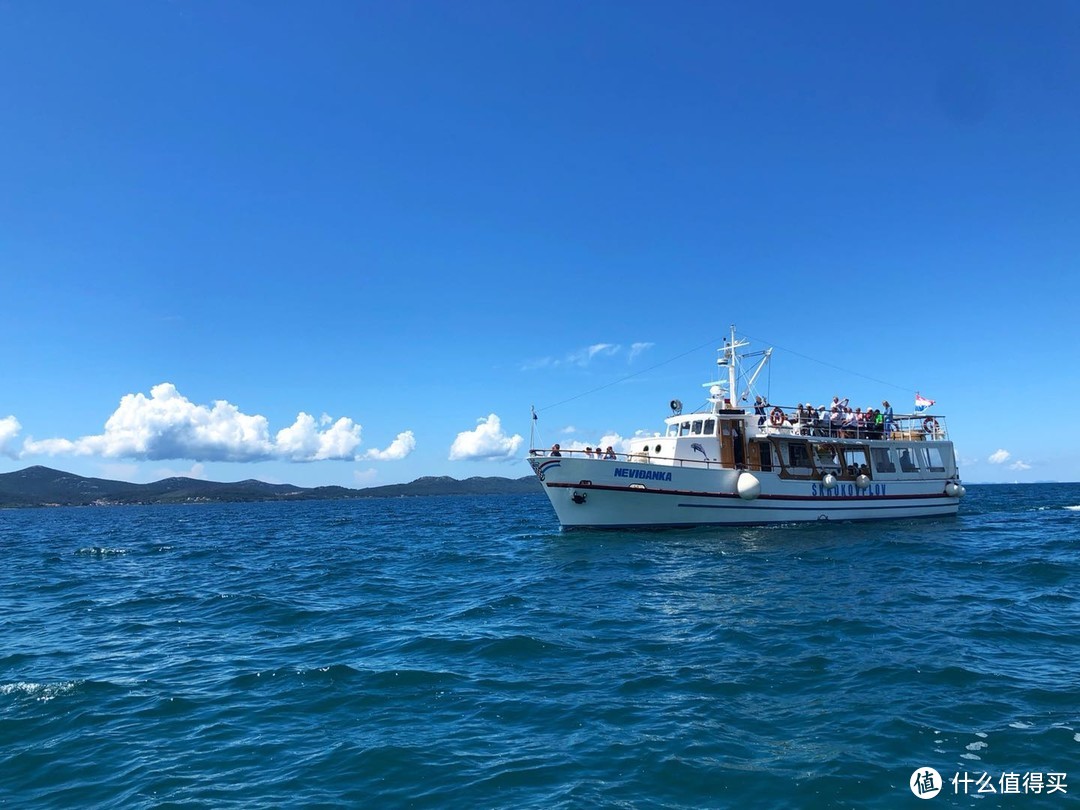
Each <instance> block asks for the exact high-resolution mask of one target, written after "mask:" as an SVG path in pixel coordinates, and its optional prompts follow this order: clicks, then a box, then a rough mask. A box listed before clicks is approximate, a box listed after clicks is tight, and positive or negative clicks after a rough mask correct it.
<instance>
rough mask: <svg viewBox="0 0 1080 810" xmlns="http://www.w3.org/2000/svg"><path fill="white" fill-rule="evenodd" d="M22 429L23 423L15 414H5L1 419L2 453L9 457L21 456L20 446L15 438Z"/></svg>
mask: <svg viewBox="0 0 1080 810" xmlns="http://www.w3.org/2000/svg"><path fill="white" fill-rule="evenodd" d="M20 430H22V425H20V424H19V420H18V419H16V418H15V417H14V416H5V417H4V418H3V419H0V455H4V456H8V457H9V458H18V457H19V448H18V445H17V444H16V443H15V439H16V438H17V437H18V435H19V431H20Z"/></svg>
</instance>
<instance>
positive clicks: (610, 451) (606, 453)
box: [604, 444, 615, 461]
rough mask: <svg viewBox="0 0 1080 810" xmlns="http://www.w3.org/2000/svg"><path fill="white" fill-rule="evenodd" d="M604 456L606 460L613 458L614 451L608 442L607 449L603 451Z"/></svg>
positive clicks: (612, 459)
mask: <svg viewBox="0 0 1080 810" xmlns="http://www.w3.org/2000/svg"><path fill="white" fill-rule="evenodd" d="M604 458H605V459H607V460H608V461H614V460H615V451H614V450H613V449H612V448H611V445H610V444H609V445H608V446H607V450H605V451H604Z"/></svg>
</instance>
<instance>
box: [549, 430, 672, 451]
mask: <svg viewBox="0 0 1080 810" xmlns="http://www.w3.org/2000/svg"><path fill="white" fill-rule="evenodd" d="M650 435H651V434H650ZM630 444H631V439H626V438H623V437H622V436H620V435H619V434H618V433H605V434H603V435H602V436H601V437H600V440H599V441H598V442H596V443H595V444H593V443H592V442H582V441H578V440H577V439H575V440H574V441H572V442H570V444H564V445H563V449H564V450H584V449H585V448H586V447H599V448H600V449H602V450H606V449H607V448H609V447H610V448H611V449H612V450H614V451H615V452H616V453H620V454H621V453H629V452H630Z"/></svg>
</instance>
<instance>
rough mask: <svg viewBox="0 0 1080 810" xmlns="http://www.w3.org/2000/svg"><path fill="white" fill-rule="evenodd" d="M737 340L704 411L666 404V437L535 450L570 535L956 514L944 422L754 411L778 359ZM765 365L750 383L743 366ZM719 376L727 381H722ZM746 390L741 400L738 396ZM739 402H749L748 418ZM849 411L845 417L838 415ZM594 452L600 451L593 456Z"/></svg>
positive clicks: (923, 417)
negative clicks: (613, 447) (751, 361)
mask: <svg viewBox="0 0 1080 810" xmlns="http://www.w3.org/2000/svg"><path fill="white" fill-rule="evenodd" d="M747 345H749V344H747V343H746V342H744V341H739V340H737V339H736V336H735V328H734V327H732V329H731V340H730V341H725V345H724V348H723V349H722V350H721V356H720V358H719V359H718V360H717V364H718V365H719V366H720V368H721V371H726V379H721V380H717V381H714V382H709V383H705V387H707V388H708V389H709V397H708V407H707V408H705V409H704V410H702V411H699V412H694V413H684V412H683V410H682V404H681V403H680V402H679V401H678V400H672V401H671V410H672V415H671V416H669V417H667V418H666V419H665V420H664V422H665V429H664V431H663V432H662V433H657V434H656V435H655V436H653V437H650V438H637V439H634V440H632V442H631V448H630V452H629V453H617V454H614V457H611V456H610V455H609V456H607V457H604V455H603V454H601V453H600V452H597V453H589V454H586V453H585V452H584V451H582V450H566V449H560V450H554V449H551V450H545V449H541V448H533V449H532V450H530V451H529V459H528V460H529V464H530V465H531V466H532V469H533V471H534V472H535V473H536V476H537V477H538V478H539V479H540V481H541V483H542V484H543V488H544V492H545V493H546V494H547V496H548V498H549V499H550V500H551V505H552V506H553V507H554V508H555V514H556V515H557V516H558V518H559V522H560V523H561V524H562V525H563V527H565V528H585V527H591V528H616V527H631V526H652V527H660V526H709V525H739V524H743V525H745V524H768V523H798V522H806V521H820V520H893V519H897V518H914V517H941V516H950V515H955V514H956V513H957V509H958V506H959V503H960V499H961V498H962V497H963V495H964V487H963V485H962V484H961V483H960V477H959V473H958V471H957V468H956V457H955V454H954V452H953V444H952V442H951V441H949V437H948V433H947V430H946V427H945V419H944V417H942V416H941V415H938V414H933V413H929V412H926V411H924V412H921V413H912V414H907V415H894V416H893V418H892V421H891V424H887V423H883V424H878V425H874V424H872V423H866V424H861V423H859V422H857V421H854V422H851V423H849V424H844V423H843V421H842V417H841V418H837V417H836V416H834V413H835V411H834V409H831V408H830V409H821V410H819V409H816V408H810V407H809V406H808V405H807V407H806V408H805V409H804V408H802V407H799V408H791V407H775V406H772V405H767V406H765V412H764V413H761V412H760V411H761V409H760V408H759V410H758V412H755V409H754V405H753V404H751V403H750V400H751V398H752V392H753V390H754V388H753V384H754V381H755V380H756V379H757V376H758V375H759V374H760V372H761V370H762V368H764V366H765V365H766V364H767V363H768V361H769V357H770V355H771V352H772V350H771V349H769V350H767V351H764V352H760V353H758V354H757V355H746V354H744V355H740V354H739V352H738V350H739V349H742V348H744V347H745V346H747ZM754 356H757V357H760V358H761V359H760V361H758V363H757V366H756V368H755V369H754V370H753V371H752V372H749V373H747V374H746V375H745V379H744V375H743V372H742V361H743V360H744V359H746V358H748V357H754ZM721 376H723V375H721ZM740 385H742V386H743V390H742V391H740V388H739V386H740ZM732 403H747V406H746V407H737V406H733V405H732ZM841 410H842V409H841ZM598 450H599V449H598Z"/></svg>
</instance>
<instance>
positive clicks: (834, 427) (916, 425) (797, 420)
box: [758, 405, 949, 441]
mask: <svg viewBox="0 0 1080 810" xmlns="http://www.w3.org/2000/svg"><path fill="white" fill-rule="evenodd" d="M758 421H759V425H758V430H759V432H760V433H765V434H766V435H788V436H813V437H818V438H832V439H868V440H888V439H891V440H893V441H946V440H948V438H949V432H948V429H947V428H946V425H945V417H944V416H939V415H937V414H931V413H907V414H893V417H892V420H891V421H889V420H888V418H887V417H886V419H885V420H884V421H883V422H882V424H881V425H877V424H873V423H869V422H866V421H860V420H859V419H857V418H856V419H853V420H847V419H844V418H840V419H833V418H831V414H830V413H829V412H828V411H826V412H825V413H824V414H822V413H821V412H815V415H813V416H807V415H806V413H805V412H800V409H799V407H798V406H796V407H794V408H791V407H785V406H783V405H776V406H771V405H770V406H769V409H768V411H767V412H766V414H765V416H764V418H763V421H762V417H761V416H760V415H759V416H758Z"/></svg>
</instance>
